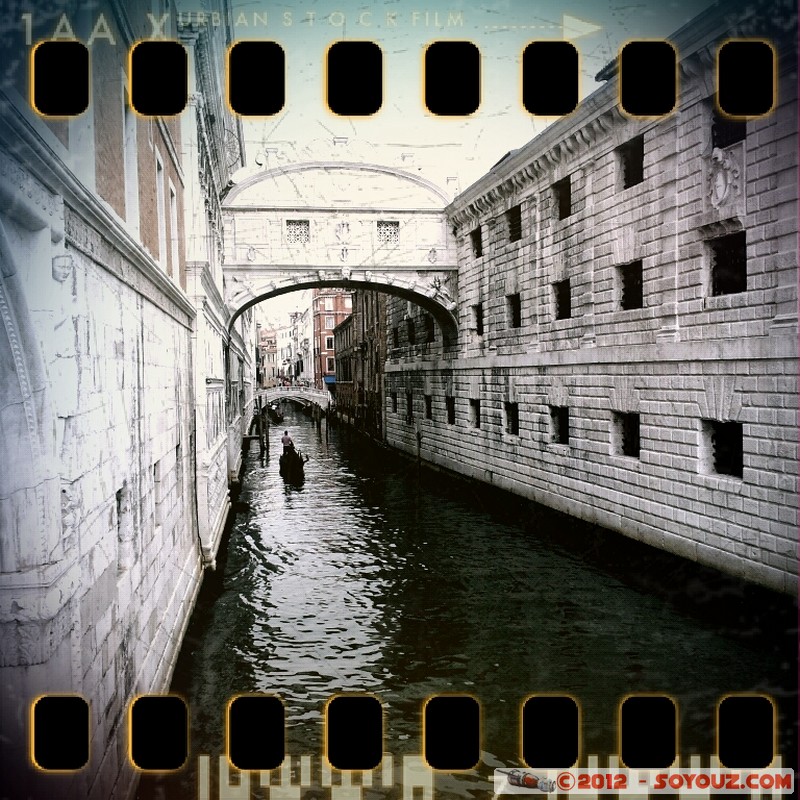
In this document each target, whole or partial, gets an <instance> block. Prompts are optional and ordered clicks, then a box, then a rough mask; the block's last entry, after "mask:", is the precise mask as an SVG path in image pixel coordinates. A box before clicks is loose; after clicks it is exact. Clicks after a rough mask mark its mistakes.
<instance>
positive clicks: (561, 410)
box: [550, 406, 569, 444]
mask: <svg viewBox="0 0 800 800" xmlns="http://www.w3.org/2000/svg"><path fill="white" fill-rule="evenodd" d="M550 432H551V435H552V439H553V442H554V443H555V444H569V407H568V406H550Z"/></svg>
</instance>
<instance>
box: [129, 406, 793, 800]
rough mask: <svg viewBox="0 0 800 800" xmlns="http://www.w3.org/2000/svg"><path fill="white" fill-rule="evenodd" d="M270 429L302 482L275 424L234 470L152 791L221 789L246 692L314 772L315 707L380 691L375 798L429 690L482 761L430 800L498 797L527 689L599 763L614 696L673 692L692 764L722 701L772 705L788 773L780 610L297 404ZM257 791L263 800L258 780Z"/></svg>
mask: <svg viewBox="0 0 800 800" xmlns="http://www.w3.org/2000/svg"><path fill="white" fill-rule="evenodd" d="M287 409H289V407H288V406H287ZM285 425H286V427H288V428H289V429H290V430H291V433H292V435H293V436H294V438H295V441H296V442H297V443H298V445H299V447H300V448H301V449H302V450H303V451H304V452H306V453H307V454H308V455H309V456H310V461H309V462H308V464H307V465H306V482H305V484H304V485H303V486H302V487H301V488H293V487H289V486H286V485H284V483H283V481H282V480H281V478H280V477H279V475H278V464H277V459H278V454H279V452H280V444H279V437H280V435H281V434H282V432H283V426H281V428H280V430H279V429H278V428H277V427H275V426H272V428H271V430H270V437H271V444H270V453H271V458H270V459H269V460H268V461H266V463H264V464H262V463H261V462H260V460H259V457H258V454H257V452H254V453H251V455H250V456H249V457H248V461H247V465H246V471H245V474H244V481H243V490H242V493H241V496H240V498H239V503H238V505H237V514H236V517H235V520H234V523H233V525H232V526H231V528H230V534H229V538H228V540H227V542H226V543H224V547H225V552H224V553H222V554H221V555H220V558H219V559H218V568H217V571H216V572H213V573H212V572H208V573H206V577H205V582H204V585H203V588H202V592H201V596H200V599H199V602H198V605H197V607H196V610H195V612H194V615H193V618H192V622H191V625H190V629H189V631H188V634H187V637H186V639H185V641H184V644H183V649H182V651H181V655H180V659H179V663H178V667H177V669H176V673H175V676H174V681H173V687H172V689H173V691H175V692H178V693H180V694H182V695H183V696H184V697H185V698H186V699H187V700H188V703H189V707H190V710H191V756H190V759H189V762H188V763H189V766H188V768H187V769H186V770H184V771H183V772H182V773H181V774H180V776H179V777H178V780H177V782H176V781H174V780H173V781H170V783H168V784H167V785H166V786H165V790H166V795H165V796H166V797H169V798H172V797H181V798H184V797H185V798H195V797H203V796H208V797H210V798H215V797H218V796H220V795H219V794H218V789H217V786H216V781H217V778H216V775H217V771H218V756H219V755H221V754H223V753H224V752H225V738H224V721H223V720H224V714H225V707H226V703H227V701H228V699H229V698H230V697H231V696H232V695H233V694H240V693H252V692H266V693H273V694H277V695H279V696H280V697H281V698H282V699H283V701H284V703H285V708H286V737H287V738H286V750H287V752H288V753H289V754H290V755H291V756H292V757H300V756H304V755H308V756H311V763H312V772H313V773H314V774H315V775H316V774H317V771H318V770H319V764H320V760H321V759H320V757H321V754H322V748H323V737H322V720H323V716H322V712H323V708H324V704H325V701H326V700H327V699H328V698H329V697H331V695H333V694H335V693H338V692H370V693H373V694H374V695H376V696H377V697H379V698H380V699H381V701H382V703H383V708H384V720H385V722H384V752H385V753H391V754H392V755H393V756H394V764H395V770H396V773H397V774H396V775H395V787H394V789H392V790H391V791H389V792H388V793H387V792H385V791H384V792H383V795H384V796H390V797H401V796H402V793H399V794H398V792H400V791H401V790H400V783H401V776H400V773H401V764H402V756H403V755H413V754H416V755H419V754H420V753H421V752H422V726H421V708H422V704H423V702H424V701H425V700H426V698H428V697H430V696H431V695H435V694H439V693H462V694H464V693H466V694H471V695H473V696H474V697H476V698H478V699H479V701H480V704H481V715H482V741H481V749H482V764H481V766H480V767H479V768H478V769H477V770H475V771H471V772H467V773H454V774H452V775H448V774H437V775H436V776H435V784H434V785H435V796H436V797H439V798H447V797H453V798H455V797H491V794H490V793H488V792H490V786H491V783H490V781H491V775H492V770H493V768H494V767H497V766H512V765H520V764H521V762H520V757H519V754H520V745H519V714H520V706H521V703H522V702H523V701H524V699H525V698H526V697H528V696H529V695H531V694H534V693H559V694H569V695H571V696H573V697H575V698H577V700H578V701H579V704H580V709H581V714H582V735H583V739H582V747H581V763H580V766H586V763H587V761H586V760H587V756H588V755H591V754H597V755H598V764H599V766H601V767H603V766H606V765H607V758H608V755H609V754H612V753H616V752H618V745H617V725H616V719H617V707H618V704H619V702H620V700H621V699H622V698H623V697H624V696H626V695H627V694H629V693H647V692H653V693H666V694H669V695H671V696H672V697H673V698H674V700H675V702H676V703H677V706H678V709H679V723H680V727H679V740H678V750H679V753H680V754H681V756H682V758H683V759H685V758H686V757H687V756H688V755H689V754H693V753H694V754H700V755H701V756H702V759H703V760H702V765H703V766H708V755H709V754H710V753H713V752H715V723H714V720H715V710H716V703H717V701H718V699H719V698H720V697H721V696H722V695H725V694H728V693H734V692H763V693H767V694H769V695H770V696H772V697H773V698H775V701H776V703H777V705H778V707H779V712H780V713H779V731H778V748H779V751H780V752H781V753H782V754H783V756H784V759H786V758H787V756H788V760H789V761H790V762H791V761H792V760H793V754H794V752H795V748H796V744H795V742H796V731H795V725H796V709H797V695H796V685H797V673H796V670H797V639H796V610H795V605H794V602H793V601H792V600H790V599H788V598H784V597H781V596H777V595H774V594H772V593H769V592H765V591H761V590H758V589H756V588H754V587H748V586H746V585H744V584H742V583H739V582H738V581H736V580H734V579H731V578H726V577H724V576H721V575H719V574H717V573H715V572H711V571H708V570H705V569H702V568H699V567H697V566H696V565H692V564H689V563H687V562H685V561H683V560H681V559H677V558H673V557H670V556H667V555H665V554H663V553H658V552H656V551H653V550H652V549H650V548H647V547H644V546H641V545H638V544H637V543H634V542H631V541H629V540H626V539H623V538H621V537H618V536H616V535H614V534H612V533H609V532H607V531H602V530H599V529H596V528H593V527H591V526H588V525H585V524H583V523H579V522H577V521H575V520H572V519H570V518H567V517H564V516H563V515H559V514H555V513H553V512H550V511H548V510H546V509H543V508H541V507H534V506H532V505H531V504H530V503H527V502H522V501H520V500H517V499H514V498H511V497H510V496H508V495H505V494H500V493H497V492H496V491H493V490H491V491H490V490H488V489H487V490H483V489H479V488H477V487H475V485H473V484H470V483H467V482H462V481H458V480H452V479H447V478H445V477H443V476H442V475H440V474H437V473H433V472H427V471H425V470H423V471H422V472H421V473H419V472H418V470H417V466H416V465H415V464H414V463H411V462H408V461H406V460H404V459H401V458H398V457H397V456H396V455H393V454H392V453H391V452H390V451H388V450H385V449H383V448H381V447H378V446H376V445H374V444H371V443H366V442H365V441H364V440H363V439H361V438H360V437H359V436H357V435H356V434H353V433H351V432H349V431H348V430H347V429H346V428H343V427H340V428H331V429H330V430H329V431H327V432H326V430H325V427H324V425H323V429H322V432H321V433H319V432H318V431H317V430H316V429H315V427H314V426H313V424H312V423H311V421H310V420H308V419H307V418H305V417H304V416H302V415H301V414H300V413H297V412H292V411H291V410H288V413H287V416H286V420H285ZM543 724H547V722H546V721H545V720H543ZM200 754H207V755H210V756H212V758H211V760H210V764H211V767H210V769H211V775H212V778H211V782H210V786H211V788H210V794H209V795H204V794H203V792H204V791H205V790H204V789H203V788H202V786H201V787H200V788H199V789H198V786H197V775H196V772H197V765H198V763H199V762H198V755H200ZM297 761H298V759H297V758H295V759H294V760H293V762H292V766H293V769H294V768H295V767H296V762H297ZM784 764H785V765H786V761H785V762H784ZM681 766H688V764H686V763H685V761H683V762H682V764H681ZM298 774H299V773H298ZM294 780H296V781H297V780H299V778H297V774H295V778H294ZM231 782H232V783H235V780H232V781H231ZM312 783H316V785H317V786H319V785H320V784H319V782H318V781H315V780H313V779H312ZM230 791H231V792H233V791H234V790H233V789H231V790H230ZM302 791H304V792H305V794H303V795H302V796H303V797H306V796H308V797H323V796H324V797H327V796H329V795H327V794H320V793H319V790H317V792H316V793H314V792H313V791H312V792H310V793H309V792H308V791H306V789H303V790H302ZM324 791H329V790H327V789H326V790H324ZM372 793H375V794H376V795H380V794H381V787H380V784H379V783H378V782H377V781H376V783H375V785H374V786H373V788H372V789H365V790H364V792H363V796H364V797H369V796H370V795H371V794H372ZM142 796H145V790H144V789H143V792H142ZM162 796H164V795H162ZM222 796H228V795H225V794H223V795H222ZM230 796H231V797H233V796H236V797H249V796H250V794H249V793H244V794H242V793H240V794H230ZM252 796H253V797H268V796H269V795H268V794H267V793H266V791H265V789H262V788H258V783H257V782H256V779H255V778H254V780H253V788H252ZM285 796H287V797H288V795H285ZM298 796H300V795H298Z"/></svg>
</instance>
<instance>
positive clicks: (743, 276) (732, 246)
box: [710, 231, 747, 297]
mask: <svg viewBox="0 0 800 800" xmlns="http://www.w3.org/2000/svg"><path fill="white" fill-rule="evenodd" d="M710 247H711V294H712V295H714V296H715V297H716V296H717V295H722V294H736V293H738V292H744V291H747V239H746V235H745V232H744V231H738V232H737V233H731V234H728V235H727V236H721V237H719V238H718V239H712V241H711V242H710Z"/></svg>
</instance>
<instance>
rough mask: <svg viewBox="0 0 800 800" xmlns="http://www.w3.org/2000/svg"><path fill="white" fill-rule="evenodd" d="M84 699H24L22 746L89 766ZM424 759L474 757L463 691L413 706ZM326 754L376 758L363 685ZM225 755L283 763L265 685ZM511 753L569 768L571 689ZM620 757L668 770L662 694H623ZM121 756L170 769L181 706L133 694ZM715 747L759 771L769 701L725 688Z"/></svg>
mask: <svg viewBox="0 0 800 800" xmlns="http://www.w3.org/2000/svg"><path fill="white" fill-rule="evenodd" d="M90 712H91V709H90V705H89V703H88V702H87V700H85V699H84V698H83V697H81V696H79V695H63V694H62V695H58V694H51V695H44V696H42V697H39V698H38V699H37V700H35V701H34V702H33V703H32V705H31V720H30V731H31V735H30V748H31V749H30V755H31V760H32V761H33V763H34V765H35V766H37V767H38V768H39V769H42V770H46V771H58V772H68V771H76V770H80V769H83V768H84V767H86V766H87V765H88V763H89V743H90V738H91V730H90ZM421 712H422V751H423V752H422V758H423V760H424V763H425V764H426V766H427V767H429V768H431V769H434V770H439V771H445V772H457V771H462V770H471V769H474V768H476V767H477V766H478V764H479V763H480V754H481V745H482V742H481V704H480V701H479V700H478V699H476V698H475V697H472V696H471V695H458V694H442V695H435V696H433V697H430V698H428V699H427V700H426V701H425V702H424V703H423V705H422V709H421ZM323 717H324V723H323V725H324V728H323V735H324V748H323V750H324V757H325V761H326V763H327V764H328V765H329V767H330V768H333V769H336V770H346V771H370V770H373V769H375V768H377V767H378V766H379V765H380V764H381V763H382V761H383V759H384V741H383V723H384V709H383V705H382V704H381V702H380V700H379V699H378V698H377V697H375V696H373V695H371V694H340V695H335V696H333V697H331V698H330V699H329V700H328V701H327V702H326V704H325V709H324V714H323ZM224 724H225V734H226V735H225V739H226V757H227V759H228V760H229V762H230V764H231V766H232V767H233V768H234V769H238V770H243V771H269V770H274V769H278V768H280V767H281V766H282V765H283V764H285V762H286V757H287V752H286V740H285V707H284V703H283V700H282V699H281V698H280V697H278V696H276V695H270V694H244V695H236V696H234V697H233V698H231V700H230V701H229V703H228V707H227V712H226V715H225V720H224ZM519 724H520V727H519V740H520V755H521V758H522V760H523V762H524V763H525V765H526V766H527V767H531V768H534V769H567V768H570V767H574V766H576V765H577V764H578V763H579V761H580V759H581V757H582V753H581V727H582V720H581V709H580V705H579V703H578V701H577V700H576V699H575V698H573V697H571V696H569V695H532V696H530V697H528V698H527V699H526V700H525V701H524V702H523V703H522V705H521V710H520V723H519ZM617 730H618V740H619V754H618V758H619V762H620V764H621V765H622V766H625V767H629V768H633V769H668V768H670V767H672V766H674V765H675V762H676V760H677V759H678V757H679V754H678V738H679V724H678V706H677V703H676V702H675V700H674V699H673V698H671V697H670V696H668V695H658V694H636V695H630V696H628V697H625V698H623V699H622V701H621V702H620V704H619V707H618V720H617ZM127 731H128V755H129V758H130V761H131V763H132V764H133V765H134V766H135V767H136V768H138V769H140V770H143V771H148V772H171V771H174V770H177V769H181V768H182V767H183V766H184V765H185V764H186V761H187V759H188V756H189V709H188V707H187V704H186V702H185V700H184V699H183V698H181V697H179V696H177V695H170V694H166V695H142V696H139V697H137V698H136V699H134V700H133V701H132V702H131V704H130V706H129V708H128V726H127ZM716 736H717V753H716V754H715V755H714V756H713V758H714V759H715V760H717V761H718V762H719V764H720V765H721V766H723V767H726V768H730V769H764V768H767V767H770V766H772V765H773V764H774V762H775V759H776V745H777V742H776V739H777V736H776V708H775V705H774V702H773V701H772V699H771V698H770V697H769V696H767V695H763V694H731V695H726V696H723V697H722V698H721V699H720V700H719V702H718V704H717V709H716Z"/></svg>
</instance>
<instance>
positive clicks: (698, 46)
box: [445, 0, 797, 235]
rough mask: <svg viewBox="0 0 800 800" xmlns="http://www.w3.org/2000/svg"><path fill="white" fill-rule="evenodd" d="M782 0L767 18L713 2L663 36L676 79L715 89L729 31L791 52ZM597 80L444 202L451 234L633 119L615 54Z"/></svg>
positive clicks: (790, 26) (785, 64)
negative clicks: (563, 112) (574, 104)
mask: <svg viewBox="0 0 800 800" xmlns="http://www.w3.org/2000/svg"><path fill="white" fill-rule="evenodd" d="M782 1H783V2H784V5H785V6H786V9H787V11H786V18H785V19H783V18H781V19H777V20H776V19H772V18H771V17H769V16H768V15H766V12H765V13H764V14H762V16H761V17H759V16H758V14H759V11H758V10H756V11H752V10H751V11H750V12H748V14H747V15H746V16H745V17H740V18H739V19H738V20H734V19H732V13H731V11H730V10H729V9H728V10H726V9H725V8H724V7H723V8H720V7H718V6H714V7H712V8H709V9H707V10H706V11H705V12H703V13H702V14H700V15H699V16H697V17H695V18H694V19H693V20H692V21H691V23H689V24H687V25H685V26H684V27H683V28H680V29H679V30H678V31H676V32H675V33H674V34H673V35H672V36H670V37H668V38H669V40H670V41H671V42H673V44H674V45H675V46H676V49H677V51H678V58H679V70H680V78H681V79H685V80H687V81H692V82H695V81H698V80H701V81H704V82H705V86H704V90H705V92H706V93H707V94H711V93H713V92H714V91H715V90H716V86H715V76H714V67H715V63H716V52H717V46H718V44H719V43H720V42H722V41H724V40H725V39H727V38H730V37H732V36H750V37H755V38H763V37H766V36H771V35H774V36H775V37H776V38H777V39H779V40H780V42H781V44H782V45H785V46H786V48H787V52H791V51H790V50H789V48H793V47H794V43H793V40H792V38H791V37H792V36H793V35H794V34H796V20H797V13H796V8H794V9H793V8H792V6H793V3H790V2H789V0H782ZM792 19H793V20H794V23H793V22H792ZM792 68H796V62H795V61H794V60H793V59H790V58H784V59H779V70H780V71H781V72H784V71H787V70H790V69H792ZM598 79H604V80H607V83H606V84H605V85H604V86H601V87H600V88H599V89H597V90H596V91H595V92H593V93H592V94H591V95H589V96H588V97H586V98H585V99H583V100H582V101H581V102H580V106H579V108H578V110H577V111H576V112H575V113H573V114H571V115H569V116H567V117H562V118H561V119H559V120H557V121H556V122H554V123H553V124H552V125H550V126H549V127H548V128H546V129H545V130H544V131H543V132H542V133H541V134H539V135H538V136H537V137H536V138H535V139H532V140H531V141H530V142H528V143H527V144H526V145H524V146H523V147H521V148H520V149H519V150H517V151H515V152H513V153H512V154H511V155H510V156H508V157H506V158H504V159H503V160H502V161H501V162H500V163H499V164H497V165H495V167H493V168H492V169H491V170H489V172H488V173H487V174H486V175H484V176H483V177H482V178H480V179H479V180H478V181H476V182H475V183H474V184H472V186H470V187H468V188H467V189H466V190H465V191H464V192H462V193H461V194H460V195H459V196H458V197H457V198H455V200H453V202H452V203H450V204H449V205H448V206H447V208H446V209H445V211H446V213H447V215H448V218H449V220H450V222H451V224H452V226H453V231H454V233H455V235H459V234H460V233H463V230H462V229H463V228H465V227H469V228H471V227H475V226H477V225H478V224H479V223H480V221H481V219H482V218H484V217H485V216H486V215H487V214H491V215H496V214H498V213H500V212H501V211H503V210H505V207H504V205H503V203H504V201H506V200H507V199H508V198H509V197H513V196H519V195H520V194H524V193H525V192H526V190H529V189H531V188H532V187H533V186H534V185H535V184H536V182H538V181H539V180H540V179H542V178H544V177H545V176H547V175H548V174H551V173H552V172H553V171H554V170H556V169H557V168H558V167H559V166H560V165H562V164H564V163H565V162H567V161H569V160H572V159H574V158H575V157H576V156H580V155H581V154H582V153H585V152H588V151H589V150H590V149H591V148H592V147H593V146H594V145H595V144H596V143H597V141H598V140H599V139H600V138H601V137H602V136H603V135H605V134H606V133H608V132H609V131H610V130H612V129H613V128H614V127H617V126H619V125H621V124H629V123H631V122H633V123H634V124H636V123H637V122H638V121H637V120H635V119H633V118H630V117H628V116H627V115H625V114H624V113H623V112H622V111H621V110H620V108H619V105H618V102H617V87H618V77H617V75H616V59H615V60H614V61H612V62H610V63H609V64H607V65H606V66H605V67H604V68H603V69H602V70H601V71H600V73H598ZM638 124H648V122H647V121H644V122H639V123H638Z"/></svg>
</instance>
